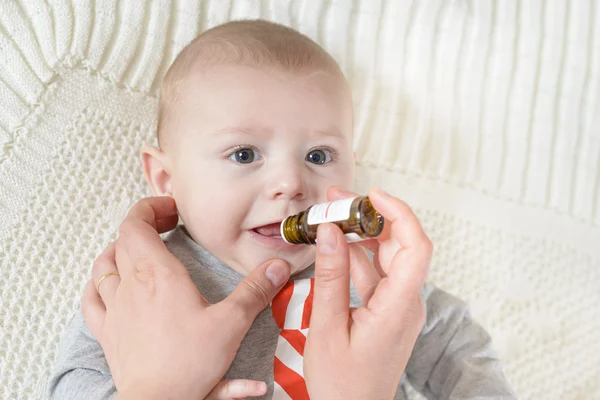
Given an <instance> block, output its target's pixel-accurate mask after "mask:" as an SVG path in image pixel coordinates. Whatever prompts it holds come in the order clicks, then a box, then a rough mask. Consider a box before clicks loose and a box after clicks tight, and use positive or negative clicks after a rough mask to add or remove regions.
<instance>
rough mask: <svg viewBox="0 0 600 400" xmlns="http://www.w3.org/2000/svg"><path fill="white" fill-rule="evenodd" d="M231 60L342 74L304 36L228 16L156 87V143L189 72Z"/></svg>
mask: <svg viewBox="0 0 600 400" xmlns="http://www.w3.org/2000/svg"><path fill="white" fill-rule="evenodd" d="M222 64H235V65H245V66H253V67H265V68H276V69H281V70H284V71H289V72H296V71H304V70H324V71H327V72H331V73H333V74H334V75H339V76H341V77H342V78H343V79H345V78H344V74H343V72H342V71H341V69H340V67H339V65H338V64H337V62H336V61H335V60H334V59H333V57H332V56H331V55H329V53H327V52H326V51H325V50H324V49H323V48H322V47H321V46H319V45H318V44H317V43H315V42H314V41H313V40H311V39H310V38H309V37H307V36H306V35H303V34H301V33H300V32H298V31H296V30H294V29H291V28H288V27H286V26H284V25H281V24H277V23H273V22H269V21H264V20H243V21H231V22H227V23H225V24H222V25H218V26H216V27H214V28H211V29H209V30H207V31H205V32H203V33H202V34H200V35H199V36H198V37H196V38H195V39H194V40H193V41H192V42H191V43H189V44H188V45H187V46H186V47H184V49H183V50H182V51H181V52H180V53H179V54H178V55H177V57H176V58H175V60H174V61H173V64H172V65H171V67H170V68H169V70H168V71H167V73H166V75H165V77H164V79H163V82H162V87H161V93H160V100H159V108H158V127H157V129H158V131H157V133H158V142H159V145H160V144H161V142H164V135H165V134H164V132H165V131H166V130H167V127H166V126H167V122H168V120H169V115H170V114H172V113H173V111H174V107H173V105H174V104H176V103H177V102H178V101H180V99H181V97H182V93H183V92H184V89H185V87H186V85H185V83H186V79H187V78H188V76H189V74H190V72H191V71H197V70H202V69H206V68H209V67H212V66H216V65H222Z"/></svg>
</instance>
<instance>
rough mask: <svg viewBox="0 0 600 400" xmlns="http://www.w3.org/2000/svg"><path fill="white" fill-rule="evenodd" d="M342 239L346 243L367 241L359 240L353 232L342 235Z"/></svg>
mask: <svg viewBox="0 0 600 400" xmlns="http://www.w3.org/2000/svg"><path fill="white" fill-rule="evenodd" d="M344 237H345V238H346V243H356V242H362V241H363V240H368V239H369V238H361V237H360V236H358V235H357V234H356V233H354V232H350V233H346V234H344ZM315 243H317V239H315Z"/></svg>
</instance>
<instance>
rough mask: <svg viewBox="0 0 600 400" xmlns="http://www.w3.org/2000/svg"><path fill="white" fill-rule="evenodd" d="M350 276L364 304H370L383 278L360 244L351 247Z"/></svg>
mask: <svg viewBox="0 0 600 400" xmlns="http://www.w3.org/2000/svg"><path fill="white" fill-rule="evenodd" d="M350 276H351V278H352V282H353V283H354V287H355V288H356V292H357V293H358V295H359V296H360V298H361V301H362V304H366V303H368V302H369V299H370V298H371V295H372V294H373V291H374V290H375V288H376V287H377V284H378V283H379V281H380V280H381V276H380V275H379V273H378V272H377V270H376V269H375V267H374V266H373V263H372V262H371V260H370V259H369V256H368V254H367V251H366V250H365V249H364V248H363V247H361V246H359V245H358V244H351V245H350Z"/></svg>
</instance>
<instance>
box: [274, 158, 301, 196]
mask: <svg viewBox="0 0 600 400" xmlns="http://www.w3.org/2000/svg"><path fill="white" fill-rule="evenodd" d="M278 169H279V170H278V171H276V172H277V173H276V174H274V177H273V180H272V181H271V185H270V187H269V192H270V193H269V196H270V197H271V198H274V199H276V198H287V199H289V200H292V199H294V200H299V199H303V198H304V197H305V194H306V193H305V192H306V186H305V184H304V177H303V176H302V172H301V171H300V169H299V168H296V167H294V166H289V165H288V166H286V167H282V168H278Z"/></svg>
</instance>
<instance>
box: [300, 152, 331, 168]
mask: <svg viewBox="0 0 600 400" xmlns="http://www.w3.org/2000/svg"><path fill="white" fill-rule="evenodd" d="M306 161H308V162H310V163H313V164H318V165H322V164H327V163H328V162H331V153H330V152H329V151H328V150H325V149H318V150H311V151H310V152H309V153H308V154H307V155H306Z"/></svg>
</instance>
